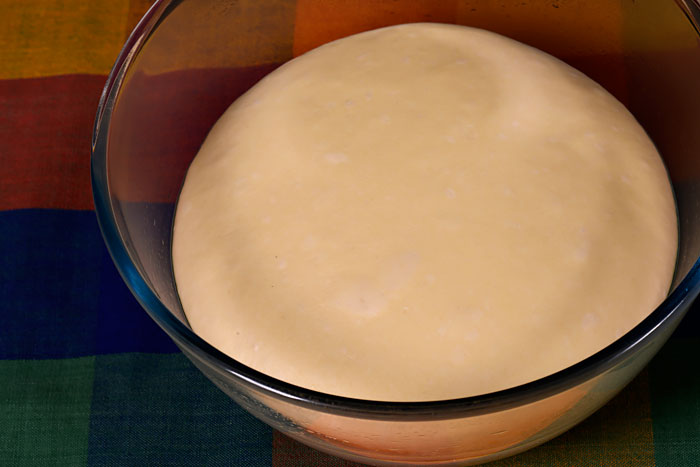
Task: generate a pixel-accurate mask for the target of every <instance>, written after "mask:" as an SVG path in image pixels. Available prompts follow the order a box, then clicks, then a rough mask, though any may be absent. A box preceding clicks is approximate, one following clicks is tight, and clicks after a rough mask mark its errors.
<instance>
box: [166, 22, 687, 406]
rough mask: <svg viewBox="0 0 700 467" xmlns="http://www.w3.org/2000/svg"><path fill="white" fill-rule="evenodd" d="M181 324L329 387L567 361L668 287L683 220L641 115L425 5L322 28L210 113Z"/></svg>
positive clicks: (564, 70)
mask: <svg viewBox="0 0 700 467" xmlns="http://www.w3.org/2000/svg"><path fill="white" fill-rule="evenodd" d="M174 228H175V231H174V243H173V252H172V253H173V261H174V270H175V276H176V280H177V285H178V290H179V294H180V297H181V300H182V304H183V307H184V309H185V311H186V314H187V318H188V320H189V321H190V323H191V325H192V327H193V329H194V330H195V332H197V334H199V335H200V336H202V337H203V338H204V339H206V340H207V341H208V342H210V343H211V344H213V345H214V346H216V347H218V348H219V349H221V350H222V351H223V352H225V353H227V354H229V355H231V356H232V357H233V358H235V359H237V360H239V361H241V362H243V363H244V364H246V365H249V366H251V367H253V368H255V369H257V370H260V371H262V372H264V373H267V374H269V375H272V376H275V377H277V378H279V379H281V380H284V381H288V382H291V383H294V384H297V385H299V386H303V387H307V388H312V389H315V390H319V391H324V392H327V393H332V394H339V395H344V396H350V397H356V398H365V399H376V400H387V401H418V400H438V399H449V398H457V397H465V396H471V395H476V394H482V393H487V392H491V391H495V390H499V389H504V388H508V387H511V386H514V385H518V384H522V383H526V382H529V381H532V380H534V379H536V378H540V377H543V376H545V375H548V374H550V373H553V372H555V371H557V370H561V369H563V368H565V367H567V366H569V365H571V364H573V363H576V362H578V361H580V360H581V359H583V358H586V357H588V356H590V355H591V354H593V353H594V352H596V351H598V350H600V349H602V348H603V347H605V346H606V345H608V344H610V343H611V342H613V341H614V340H615V339H616V338H617V337H619V336H621V335H622V334H624V333H625V332H627V331H629V330H630V329H631V328H632V327H633V326H635V325H636V324H638V323H639V322H640V321H641V320H642V319H643V318H644V317H646V316H647V315H648V314H649V313H650V312H651V311H652V310H653V309H654V307H656V306H657V305H658V304H659V303H660V302H661V301H662V300H663V299H664V297H665V296H666V294H667V292H668V288H669V285H670V281H671V277H672V274H673V269H674V262H675V255H676V248H677V226H676V213H675V206H674V200H673V194H672V191H671V187H670V184H669V181H668V177H667V174H666V171H665V168H664V166H663V163H662V161H661V159H660V157H659V155H658V153H657V151H656V149H655V148H654V145H653V144H652V142H651V141H650V140H649V138H648V137H647V135H646V134H645V132H644V130H643V129H642V128H641V127H640V126H639V124H638V123H637V122H636V121H635V120H634V118H633V117H632V116H631V115H630V114H629V112H628V111H627V110H626V109H625V107H624V106H623V105H622V104H620V103H619V102H617V101H616V100H615V99H614V98H613V97H612V96H611V95H610V94H608V93H607V92H606V91H605V90H604V89H602V88H601V87H600V86H599V85H597V84H596V83H594V82H593V81H591V80H590V79H588V78H587V77H586V76H584V75H583V74H582V73H580V72H578V71H576V70H574V69H573V68H571V67H569V66H567V65H565V64H564V63H562V62H560V61H558V60H556V59H554V58H552V57H550V56H548V55H547V54H545V53H543V52H540V51H538V50H535V49H533V48H530V47H527V46H524V45H522V44H520V43H517V42H515V41H513V40H510V39H507V38H504V37H502V36H499V35H496V34H493V33H490V32H486V31H483V30H478V29H472V28H466V27H461V26H448V25H438V24H411V25H402V26H397V27H391V28H385V29H379V30H376V31H371V32H367V33H363V34H359V35H355V36H351V37H349V38H345V39H342V40H339V41H336V42H332V43H330V44H327V45H324V46H322V47H320V48H318V49H316V50H314V51H311V52H309V53H307V54H305V55H303V56H301V57H299V58H297V59H295V60H292V61H291V62H289V63H287V64H285V65H284V66H282V67H281V68H280V69H278V70H277V71H275V72H273V73H271V74H270V75H269V76H267V77H266V78H265V79H263V80H262V81H261V82H260V83H259V84H258V85H256V86H255V87H253V88H252V89H251V90H250V91H248V92H247V93H246V94H245V95H243V96H242V97H241V98H240V99H238V100H237V101H236V102H235V103H234V104H233V105H232V106H231V107H230V108H229V109H228V111H227V112H226V113H225V114H224V115H223V116H222V117H221V119H220V120H219V121H218V122H217V124H216V125H215V126H214V128H213V129H212V130H211V132H210V134H209V136H208V137H207V139H206V141H205V143H204V144H203V146H202V148H201V150H200V152H199V154H198V155H197V157H196V158H195V160H194V161H193V163H192V166H191V167H190V169H189V172H188V174H187V178H186V180H185V184H184V187H183V189H182V193H181V196H180V201H179V204H178V208H177V213H176V217H175V226H174Z"/></svg>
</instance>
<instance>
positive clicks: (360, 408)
mask: <svg viewBox="0 0 700 467" xmlns="http://www.w3.org/2000/svg"><path fill="white" fill-rule="evenodd" d="M183 1H184V0H156V1H155V2H154V3H153V5H152V6H151V7H150V9H149V10H148V11H147V12H146V14H145V15H144V16H143V18H142V19H141V20H140V22H139V23H138V25H137V26H136V27H135V29H134V30H133V32H132V33H131V35H130V36H129V38H128V39H127V41H126V42H125V44H124V47H123V48H122V50H121V51H120V53H119V55H118V57H117V59H116V61H115V63H114V65H113V67H112V69H111V71H110V73H109V76H108V78H107V81H106V83H105V86H104V89H103V91H102V94H101V97H100V101H99V104H98V108H97V114H96V117H95V122H94V127H93V135H92V142H91V164H90V165H91V167H90V171H91V182H92V191H93V199H94V203H95V212H96V215H97V220H98V224H99V227H100V231H101V232H102V236H103V239H104V242H105V244H106V246H107V249H108V250H109V253H110V255H111V256H112V259H113V261H114V263H115V265H116V267H117V269H118V271H119V273H120V275H121V276H122V279H123V280H124V282H125V283H126V284H127V286H128V287H129V289H130V290H131V292H132V293H133V295H134V296H135V297H136V299H137V300H138V302H139V303H140V304H141V306H142V307H143V308H144V309H145V310H146V312H147V313H148V314H149V315H150V316H151V318H152V319H153V320H154V321H155V322H156V323H157V324H158V325H159V326H160V327H161V328H162V329H163V330H164V331H165V332H166V333H167V334H168V335H169V336H170V337H171V338H172V339H173V340H174V341H175V343H176V344H177V345H178V346H179V347H180V348H181V349H182V350H183V351H184V352H185V353H186V354H187V355H188V356H190V357H191V356H193V355H192V354H194V356H196V357H197V358H198V359H200V360H202V361H204V362H206V363H207V364H208V365H209V366H211V367H213V368H215V369H217V370H219V371H222V372H225V373H227V374H229V375H231V376H233V377H234V378H235V379H236V380H238V381H239V382H240V383H242V384H243V385H244V386H245V387H247V388H248V389H253V390H257V391H262V392H263V393H265V394H267V395H268V396H272V397H274V398H276V399H280V400H284V401H287V402H290V403H293V404H295V405H300V406H303V407H306V408H312V409H315V410H319V409H320V410H323V411H325V412H328V413H334V414H339V415H346V416H354V417H361V418H366V419H384V420H387V419H396V418H397V417H400V418H401V419H402V420H407V421H420V420H439V419H447V418H457V417H464V416H476V415H480V414H484V413H489V412H494V411H500V410H507V409H510V408H513V407H518V406H521V405H526V404H529V403H532V402H535V401H538V400H541V399H543V398H546V397H549V396H552V395H554V394H557V393H559V392H562V391H565V390H567V389H570V388H573V387H575V386H577V385H579V384H581V383H584V382H586V381H588V380H590V379H592V378H594V377H596V376H598V375H601V374H603V373H604V372H606V371H608V370H610V369H612V368H613V367H615V366H616V365H617V364H619V363H621V362H622V361H623V360H625V359H626V358H627V357H629V356H630V355H632V354H633V353H634V352H635V351H638V350H639V349H640V348H642V347H643V346H645V345H646V344H648V343H649V342H651V339H652V337H653V336H655V335H658V334H660V333H663V332H664V331H666V330H669V328H671V329H672V328H673V327H675V325H676V324H677V323H678V322H679V321H680V319H681V318H682V317H683V314H684V312H685V311H686V310H687V308H688V307H689V305H690V304H691V303H692V301H693V300H694V299H695V297H696V296H697V295H698V293H699V292H700V258H698V259H697V260H696V261H695V263H694V264H693V266H692V267H691V268H690V270H689V271H688V273H687V274H686V276H685V277H684V278H683V279H682V280H681V281H680V283H679V284H678V286H677V287H676V288H675V289H674V290H673V291H672V292H671V293H670V294H669V295H668V296H667V297H666V299H665V300H664V301H663V302H662V303H661V304H660V305H659V306H658V307H657V308H656V309H655V310H654V311H653V312H652V313H651V314H649V315H648V316H647V317H646V318H645V319H644V320H642V321H641V322H640V323H639V324H638V325H637V326H635V327H634V328H632V329H631V330H630V331H628V332H627V333H626V334H624V335H623V336H621V337H620V338H618V339H617V340H616V341H614V342H613V343H611V344H610V345H608V346H607V347H605V348H603V349H601V350H600V351H598V352H596V353H595V354H593V355H591V356H590V357H588V358H586V359H585V360H582V361H580V362H578V363H576V364H574V365H571V366H569V367H567V368H565V369H562V370H560V371H558V372H556V373H553V374H551V375H548V376H546V377H543V378H540V379H537V380H535V381H532V382H529V383H526V384H522V385H519V386H515V387H511V388H508V389H504V390H499V391H495V392H491V393H487V394H482V395H476V396H470V397H465V398H458V399H449V400H438V401H421V402H393V401H374V400H363V399H354V398H349V397H343V396H337V395H332V394H326V393H322V392H318V391H314V390H310V389H306V388H303V387H300V386H295V385H293V384H290V383H287V382H284V381H281V380H278V379H276V378H273V377H271V376H269V375H266V374H264V373H261V372H259V371H257V370H255V369H253V368H251V367H248V366H246V365H244V364H242V363H241V362H238V361H237V360H234V359H233V358H231V357H229V356H228V355H226V354H224V353H222V352H220V351H219V350H217V349H216V348H214V347H213V346H212V345H210V344H208V343H207V342H206V341H204V340H203V339H202V338H200V337H199V336H197V335H196V334H195V333H194V332H193V331H192V330H191V329H190V328H188V327H187V326H186V325H185V324H183V323H182V322H181V321H180V320H179V319H178V318H177V317H175V315H173V313H171V312H170V311H169V310H168V308H167V307H166V306H165V305H164V304H163V302H162V301H161V300H160V299H159V298H158V296H157V295H156V293H155V292H154V291H153V290H152V289H151V287H150V286H149V284H148V283H147V281H146V280H144V278H143V277H142V276H141V274H140V273H139V269H138V267H137V263H136V262H135V261H134V260H133V258H132V257H131V255H130V253H129V251H128V249H127V248H126V246H125V244H124V241H123V238H124V237H123V236H122V234H121V233H120V231H119V227H118V225H117V223H116V221H115V218H114V210H113V206H112V202H111V195H110V190H109V183H108V175H107V167H108V166H107V157H108V154H107V143H108V139H109V123H110V120H111V114H112V112H113V110H114V106H115V102H116V99H117V97H118V95H119V92H120V90H121V85H122V83H123V81H124V77H125V74H126V72H127V71H128V69H129V65H130V64H131V63H132V62H133V60H134V58H135V57H136V56H137V55H138V53H139V51H140V50H141V48H142V46H143V44H144V43H145V42H146V40H147V39H148V38H149V37H150V35H151V34H152V33H153V32H154V31H155V29H156V28H157V27H158V25H159V24H160V23H161V22H162V21H163V20H164V19H165V18H166V17H167V16H168V15H169V14H170V13H171V12H172V11H174V9H175V8H177V6H178V5H180V4H181V3H182V2H183ZM676 3H677V4H678V5H679V7H680V8H681V10H683V12H684V14H685V15H686V16H687V17H688V19H689V20H690V22H691V23H692V25H693V27H694V28H695V29H696V32H698V31H699V28H698V24H699V23H700V2H699V1H698V0H676ZM183 347H184V348H183Z"/></svg>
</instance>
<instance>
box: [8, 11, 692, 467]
mask: <svg viewBox="0 0 700 467" xmlns="http://www.w3.org/2000/svg"><path fill="white" fill-rule="evenodd" d="M330 1H331V0H318V2H317V3H315V4H314V3H313V2H311V3H310V2H309V1H308V0H298V2H292V3H294V4H295V5H296V7H297V8H298V7H299V5H301V4H302V3H303V4H305V9H304V11H305V12H306V13H304V12H300V11H299V9H297V15H301V14H308V15H312V16H313V15H316V16H318V18H316V19H317V20H318V21H319V23H318V24H319V30H320V31H321V32H320V33H319V34H320V35H319V34H317V35H316V36H314V37H311V38H309V37H305V36H304V37H299V38H298V43H297V42H295V49H297V48H298V49H299V50H298V51H301V50H305V49H308V48H309V47H311V46H313V45H315V44H313V42H314V40H317V38H318V37H322V36H323V28H329V27H338V26H339V25H340V24H341V23H338V24H335V25H334V24H333V22H332V21H331V20H328V17H327V16H326V15H324V14H323V11H322V10H324V8H325V9H328V8H329V7H328V5H327V3H328V2H330ZM324 2H326V4H324ZM331 3H339V0H333V2H331ZM340 3H345V4H346V5H345V9H346V10H347V11H355V10H354V9H362V8H368V7H372V8H385V9H387V12H388V13H391V11H390V10H391V2H390V1H383V0H371V1H370V0H367V1H364V2H363V1H362V0H354V1H350V0H347V1H344V2H340ZM414 3H415V8H417V9H420V8H421V5H422V4H424V3H425V1H422V0H416V1H415V2H414ZM324 5H325V6H324ZM148 6H149V2H148V1H147V0H101V1H97V0H95V1H89V0H0V465H1V466H5V465H8V466H14V465H21V466H24V465H60V466H72V465H85V464H87V465H135V466H150V465H232V466H270V465H275V466H282V467H284V466H341V465H343V466H348V465H355V464H352V463H349V462H345V461H341V460H338V459H335V458H332V457H330V456H327V455H325V454H320V453H317V452H315V451H313V450H311V449H309V448H306V447H304V446H302V445H300V444H298V443H296V442H294V441H291V440H290V439H288V438H286V437H285V436H283V435H280V434H279V433H276V432H274V431H273V430H272V429H270V428H268V427H267V426H266V425H264V424H262V423H261V422H259V421H258V420H256V419H254V418H253V417H252V416H250V415H248V414H247V413H245V412H244V411H243V410H242V409H240V408H239V407H238V406H237V405H236V404H234V403H233V402H231V401H230V400H229V399H228V398H227V397H226V396H224V395H223V393H221V392H219V391H218V389H216V388H215V387H214V386H213V385H212V384H210V383H209V382H208V381H207V380H205V378H204V377H203V376H202V375H201V374H200V373H199V372H198V371H197V370H195V368H194V367H193V366H192V365H191V364H190V363H189V362H188V361H187V360H186V359H185V357H184V356H183V355H182V354H181V353H179V351H178V350H177V349H176V347H175V346H174V345H173V344H172V343H171V342H170V341H169V340H168V338H167V337H166V336H165V334H164V333H163V332H162V331H161V330H160V329H158V328H157V326H156V325H155V324H154V323H153V322H152V321H151V320H150V318H148V316H147V315H146V313H145V312H143V310H141V308H140V307H139V305H138V304H137V303H136V301H135V300H134V299H133V298H132V296H131V295H130V293H129V291H128V290H127V289H126V287H125V286H124V284H123V283H122V281H121V279H120V277H119V275H118V274H117V272H116V269H115V267H114V266H113V264H112V261H111V259H110V257H109V255H108V253H107V251H106V249H105V247H104V246H103V242H102V238H101V236H100V233H99V230H98V227H97V222H96V219H95V214H94V212H93V210H92V209H93V205H92V197H91V191H90V177H89V165H90V136H91V130H92V124H93V118H94V115H95V110H96V107H97V102H98V99H99V96H100V92H101V90H102V86H103V85H104V82H105V79H106V75H107V73H108V72H109V69H110V67H111V65H112V63H113V61H114V59H115V58H116V56H117V54H118V52H119V49H120V47H121V45H122V44H123V42H124V40H125V39H126V37H127V35H128V33H129V32H130V31H131V30H132V28H133V27H134V26H135V24H136V22H137V21H138V19H139V18H140V17H141V15H142V14H143V13H144V12H145V10H146V9H147V8H148ZM312 19H313V18H312ZM437 19H439V18H437ZM314 21H315V20H314ZM307 42H308V43H307ZM698 78H699V79H700V77H698ZM696 308H697V307H696ZM699 315H700V310H698V309H694V310H691V313H690V315H689V316H688V317H687V318H686V320H685V321H684V323H683V324H682V325H681V328H680V329H679V330H678V332H676V334H675V335H674V337H673V338H672V339H671V341H670V342H669V343H668V344H667V345H666V347H665V348H664V349H663V351H662V352H661V354H660V355H658V356H657V357H656V358H655V359H654V361H653V362H652V363H651V365H650V366H649V367H648V369H646V370H645V371H644V372H643V373H642V374H641V375H640V376H639V377H638V378H637V379H636V380H635V381H634V382H633V383H632V384H631V385H630V386H629V387H628V388H626V389H625V390H624V391H623V392H622V393H621V394H620V395H619V396H618V397H617V398H615V399H614V400H613V401H612V402H611V403H610V404H608V405H607V406H606V407H604V408H603V409H602V410H600V411H599V412H598V413H597V414H595V415H594V416H592V417H591V418H590V419H588V420H587V421H585V422H584V423H582V424H581V425H580V426H578V427H576V428H575V429H573V430H572V431H570V432H568V433H566V434H564V435H563V436H561V437H559V438H557V439H555V440H553V441H551V442H549V443H547V444H545V445H543V446H541V447H539V448H536V449H534V450H532V451H530V452H527V453H525V454H522V455H520V456H516V457H513V458H510V459H507V460H504V461H501V462H497V463H495V464H494V465H504V466H542V465H544V466H556V465H562V466H602V465H614V466H623V465H629V466H650V465H657V466H674V467H680V466H696V465H700V368H699V366H700V365H698V357H697V355H698V354H699V352H698V351H699V350H700V331H699V329H700V326H699V324H698V323H699V322H700V319H699Z"/></svg>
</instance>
